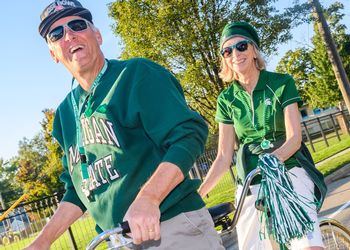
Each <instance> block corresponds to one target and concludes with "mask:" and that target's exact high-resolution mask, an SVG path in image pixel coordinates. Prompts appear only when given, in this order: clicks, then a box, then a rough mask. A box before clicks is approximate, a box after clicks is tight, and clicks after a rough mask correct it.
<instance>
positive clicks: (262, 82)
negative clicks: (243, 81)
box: [233, 69, 268, 93]
mask: <svg viewBox="0 0 350 250" xmlns="http://www.w3.org/2000/svg"><path fill="white" fill-rule="evenodd" d="M267 80H268V74H267V72H266V70H264V69H263V70H260V74H259V80H258V83H257V84H256V86H255V88H254V91H255V90H264V89H265V87H266V83H267ZM233 89H234V92H235V93H236V92H239V91H245V90H244V88H243V87H242V86H241V85H240V84H239V82H238V81H237V80H234V81H233Z"/></svg>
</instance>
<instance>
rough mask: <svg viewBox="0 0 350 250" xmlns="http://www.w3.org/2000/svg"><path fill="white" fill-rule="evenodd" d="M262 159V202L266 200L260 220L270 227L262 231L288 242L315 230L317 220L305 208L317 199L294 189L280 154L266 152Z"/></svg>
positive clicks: (261, 156)
mask: <svg viewBox="0 0 350 250" xmlns="http://www.w3.org/2000/svg"><path fill="white" fill-rule="evenodd" d="M259 158H260V159H259V162H258V168H260V170H261V175H262V180H261V185H260V189H259V193H258V201H259V200H263V202H264V211H263V212H262V214H261V217H260V221H261V222H262V225H265V226H266V228H261V234H262V235H265V230H267V232H268V234H269V235H272V236H273V238H274V239H275V240H276V241H277V242H278V243H280V244H285V243H287V242H289V241H290V240H291V239H294V238H301V237H303V236H304V235H306V234H307V233H308V232H310V231H313V227H314V226H313V225H314V221H312V220H311V219H310V217H309V215H308V214H307V212H306V211H305V209H304V208H303V206H305V205H306V206H309V207H310V204H312V203H313V202H312V201H309V200H307V199H306V198H305V197H300V196H299V195H298V194H297V193H296V192H295V191H294V190H293V185H292V182H291V180H290V178H289V176H288V174H287V169H286V167H285V165H284V163H282V162H281V161H280V160H279V159H278V158H277V157H275V156H274V155H272V154H263V155H260V157H259ZM301 198H302V199H301ZM265 236H266V235H265Z"/></svg>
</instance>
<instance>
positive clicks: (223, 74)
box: [219, 43, 266, 82]
mask: <svg viewBox="0 0 350 250" xmlns="http://www.w3.org/2000/svg"><path fill="white" fill-rule="evenodd" d="M252 45H253V49H254V52H255V54H256V58H254V60H255V66H256V68H257V69H258V70H263V69H266V63H265V60H264V58H263V57H262V55H261V53H260V51H259V49H258V48H257V47H256V45H255V44H254V43H252ZM220 68H221V70H220V72H219V77H220V78H221V79H222V80H223V81H224V82H232V81H233V80H238V76H237V73H236V72H234V71H233V70H232V69H231V68H230V67H229V66H228V65H227V63H226V61H225V58H223V57H222V56H221V66H220Z"/></svg>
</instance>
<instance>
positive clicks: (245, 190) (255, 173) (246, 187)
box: [231, 168, 261, 228]
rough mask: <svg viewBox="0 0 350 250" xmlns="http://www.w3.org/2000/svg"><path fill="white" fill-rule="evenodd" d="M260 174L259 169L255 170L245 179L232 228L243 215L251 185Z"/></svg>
mask: <svg viewBox="0 0 350 250" xmlns="http://www.w3.org/2000/svg"><path fill="white" fill-rule="evenodd" d="M260 173H261V170H260V169H259V168H256V169H253V170H252V171H251V172H250V173H249V174H248V175H247V177H246V178H245V181H244V185H243V190H242V194H241V198H240V199H239V201H238V205H237V208H236V211H235V214H234V216H233V219H232V223H231V228H234V227H235V226H236V224H237V222H238V219H239V216H240V215H241V212H242V208H243V204H244V201H245V198H246V197H247V194H248V190H249V186H250V183H251V182H252V180H253V179H254V177H256V176H258V175H260Z"/></svg>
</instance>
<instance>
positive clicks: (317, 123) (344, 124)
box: [0, 111, 350, 250]
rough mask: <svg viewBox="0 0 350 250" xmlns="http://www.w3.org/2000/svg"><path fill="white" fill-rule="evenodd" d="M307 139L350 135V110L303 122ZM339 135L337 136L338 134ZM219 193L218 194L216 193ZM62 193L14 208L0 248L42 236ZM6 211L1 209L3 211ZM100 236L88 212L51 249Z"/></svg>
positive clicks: (203, 166) (202, 168)
mask: <svg viewBox="0 0 350 250" xmlns="http://www.w3.org/2000/svg"><path fill="white" fill-rule="evenodd" d="M302 128H303V137H304V141H305V142H307V143H308V144H310V148H311V149H312V150H313V151H315V148H314V145H313V143H314V142H315V141H319V140H320V139H321V140H324V142H325V144H326V146H329V143H328V139H329V136H330V134H331V133H332V134H333V135H332V136H336V137H337V139H338V140H339V141H340V140H341V136H340V135H343V134H349V128H350V116H349V112H347V111H346V112H344V111H339V112H336V113H332V114H328V115H325V116H320V117H317V118H313V119H309V120H307V121H303V122H302ZM334 134H335V135H334ZM216 154H217V150H216V149H212V150H208V151H206V152H205V153H204V154H203V155H202V156H200V157H199V158H198V160H197V161H196V163H195V165H194V167H193V168H192V169H191V171H190V176H191V177H192V178H199V179H201V180H203V179H204V178H205V176H206V175H207V173H208V171H209V169H210V166H211V165H212V163H213V161H214V160H215V158H216ZM235 156H236V154H234V157H233V159H232V165H231V167H230V169H229V171H228V173H227V174H226V175H225V176H224V178H222V180H221V181H220V182H219V184H218V185H217V186H216V187H215V191H212V192H210V193H209V197H210V196H211V195H212V193H216V194H218V195H220V196H223V194H224V193H225V192H226V193H227V192H229V193H228V194H227V197H228V198H227V199H226V200H225V199H221V200H220V202H224V201H232V200H233V197H234V189H230V190H229V191H228V187H231V188H232V187H234V186H235V184H236V180H235V175H234V169H233V166H234V164H235ZM213 195H215V194H213ZM61 198H62V194H60V193H58V194H56V195H54V196H51V197H47V198H45V199H40V200H37V201H33V202H28V203H23V204H21V205H19V206H18V207H17V208H16V209H14V210H13V211H12V212H11V213H10V214H9V215H8V216H7V217H6V218H5V219H4V220H3V221H2V222H0V250H3V249H23V248H24V247H25V246H26V245H28V244H29V243H30V242H31V241H32V240H34V238H35V237H36V236H37V235H38V233H39V232H40V230H41V229H42V228H43V227H44V226H45V224H46V223H47V221H48V220H49V219H50V218H51V216H52V215H53V214H54V211H55V210H56V209H57V205H58V202H59V200H60V199H61ZM3 212H4V210H0V214H1V213H3ZM95 236H96V232H95V223H94V221H93V220H92V218H91V216H89V214H88V213H85V214H84V215H83V216H82V218H80V219H79V220H78V221H77V222H76V223H74V224H73V225H72V226H71V227H70V228H69V230H67V232H66V233H65V234H64V235H63V236H62V237H60V238H59V239H58V240H57V241H56V242H55V244H54V245H53V246H52V247H51V249H85V247H86V245H87V244H88V242H89V241H90V240H91V239H92V238H93V237H95Z"/></svg>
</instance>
